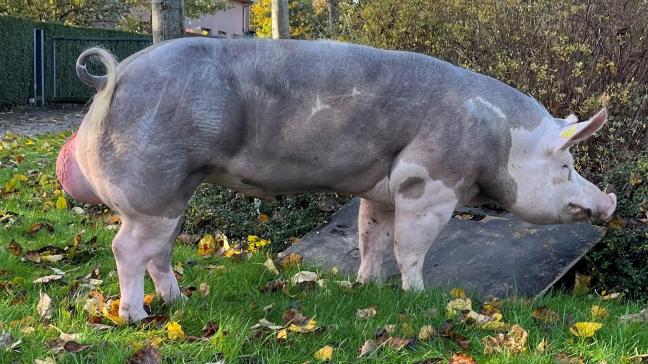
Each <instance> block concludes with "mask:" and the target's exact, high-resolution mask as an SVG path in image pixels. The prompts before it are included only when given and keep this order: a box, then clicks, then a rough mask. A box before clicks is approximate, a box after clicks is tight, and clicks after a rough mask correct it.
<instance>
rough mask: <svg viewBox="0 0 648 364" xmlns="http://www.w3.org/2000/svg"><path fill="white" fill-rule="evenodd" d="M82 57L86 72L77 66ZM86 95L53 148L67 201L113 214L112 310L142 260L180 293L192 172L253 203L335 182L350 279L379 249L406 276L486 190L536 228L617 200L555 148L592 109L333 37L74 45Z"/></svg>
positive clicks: (196, 179) (169, 294) (167, 293)
mask: <svg viewBox="0 0 648 364" xmlns="http://www.w3.org/2000/svg"><path fill="white" fill-rule="evenodd" d="M90 57H97V58H98V59H99V60H100V61H101V62H102V63H103V64H104V66H105V68H106V69H107V73H106V74H105V75H102V76H98V75H93V74H90V73H89V72H88V70H87V69H86V63H87V61H88V59H89V58H90ZM76 71H77V74H78V76H79V78H80V79H81V80H82V81H83V82H84V83H85V84H87V85H88V86H90V87H93V88H95V89H96V90H97V91H98V92H97V94H96V96H95V98H94V101H93V102H92V105H91V106H90V109H89V111H88V113H87V114H86V115H85V117H84V119H83V121H82V123H81V125H80V127H79V129H78V131H77V132H76V133H75V134H74V135H73V136H72V137H71V138H70V139H69V140H68V141H67V142H66V143H65V145H64V146H63V147H62V149H61V151H60V153H59V157H58V159H57V166H56V167H57V168H56V170H57V176H58V179H59V181H60V183H61V185H62V187H63V189H64V190H65V191H66V192H67V193H68V194H69V195H70V196H71V197H73V198H75V199H77V200H80V201H84V202H87V203H103V204H105V205H107V206H109V207H110V208H111V209H112V210H113V211H115V212H116V213H118V214H119V215H120V216H121V220H122V225H121V227H120V229H119V232H118V233H117V235H116V236H115V238H114V240H113V242H112V250H113V253H114V256H115V260H116V263H117V272H118V276H119V286H120V291H121V301H120V307H119V315H120V316H121V317H122V318H124V319H125V320H128V321H137V320H140V319H142V318H144V317H146V316H147V314H146V312H145V311H144V309H143V307H142V306H143V305H142V302H143V298H144V275H145V271H148V273H149V275H150V277H151V278H152V280H153V282H154V284H155V289H156V292H157V294H158V295H159V296H161V297H162V298H163V300H164V301H165V302H170V301H173V300H174V299H177V298H179V297H181V292H180V289H179V287H178V282H177V281H176V278H175V276H174V274H173V271H172V269H171V259H170V257H171V250H172V245H173V242H174V240H175V237H176V235H177V234H178V232H179V229H180V224H181V217H182V215H183V211H184V209H185V207H186V205H187V202H188V200H189V199H190V197H191V195H192V193H193V192H194V190H195V189H196V187H197V186H198V185H199V184H200V183H203V182H208V183H213V184H218V185H221V186H225V187H228V188H232V189H235V190H238V191H240V192H242V193H244V194H246V195H249V196H254V197H258V198H263V199H268V198H273V197H274V196H278V195H282V194H289V193H300V192H318V191H334V192H338V193H342V194H352V195H357V196H360V197H361V198H362V200H361V205H360V213H359V217H358V219H359V244H360V247H359V248H360V256H361V264H360V268H359V271H358V276H357V279H358V281H360V282H367V281H370V280H378V279H380V271H381V269H380V268H381V264H382V260H383V253H384V251H385V249H386V247H387V246H388V245H389V244H390V243H393V246H394V251H395V256H396V259H397V262H398V266H399V268H400V272H401V280H402V288H403V289H405V290H420V289H422V288H423V279H422V266H423V257H425V255H426V252H427V251H428V249H429V248H430V246H431V244H432V243H433V242H434V240H435V238H436V236H437V235H438V234H439V232H440V231H441V229H442V228H443V227H444V226H445V225H446V223H447V222H448V221H449V219H450V217H451V214H452V212H453V210H454V209H456V208H457V207H460V206H463V205H472V204H477V203H484V202H490V203H495V204H498V205H500V206H502V207H503V208H506V209H508V210H509V211H511V212H512V213H514V214H516V215H517V216H519V217H520V218H522V219H524V220H526V221H529V222H531V223H537V224H551V223H571V222H575V221H582V220H586V219H588V218H599V219H602V220H607V219H610V217H611V216H612V214H613V212H614V210H615V207H616V196H615V195H614V194H611V193H610V194H606V193H604V192H602V191H601V190H599V189H598V188H597V187H596V186H595V185H594V184H592V183H591V182H588V181H587V180H585V179H584V178H583V177H581V176H580V175H579V174H578V173H577V172H576V170H575V169H574V159H573V158H572V155H571V154H570V152H569V148H570V146H572V145H574V144H576V143H578V142H581V141H583V140H585V139H587V138H588V137H589V136H591V135H592V134H593V133H594V132H595V131H597V130H598V129H599V128H601V126H603V124H604V123H605V121H606V118H607V111H606V110H605V109H603V110H601V111H599V112H598V113H597V114H596V115H594V116H593V117H592V118H591V119H589V120H587V121H584V122H578V120H577V119H576V118H575V117H574V116H570V117H568V118H566V119H557V118H554V117H552V116H551V115H550V114H549V112H548V111H547V110H546V109H545V108H544V107H543V106H542V105H541V104H540V103H539V102H537V101H536V100H535V99H533V98H532V97H530V96H528V95H526V94H523V93H521V92H519V91H517V90H515V89H514V88H512V87H510V86H508V85H506V84H504V83H502V82H499V81H497V80H495V79H492V78H490V77H487V76H485V75H481V74H479V73H475V72H472V71H470V70H467V69H464V68H460V67H457V66H454V65H452V64H450V63H447V62H444V61H441V60H438V59H435V58H432V57H429V56H426V55H421V54H416V53H409V52H401V51H388V50H379V49H374V48H370V47H365V46H359V45H352V44H345V43H340V42H333V41H298V40H277V41H272V40H243V39H219V40H217V39H207V38H185V39H178V40H172V41H168V42H163V43H160V44H156V45H153V46H151V47H149V48H147V49H145V50H143V51H141V52H139V53H136V54H134V55H132V56H130V57H128V58H127V59H125V60H124V61H123V62H121V63H119V64H118V63H117V62H116V61H115V59H114V57H113V56H112V55H111V54H110V53H109V52H107V51H106V50H104V49H100V48H92V49H89V50H86V51H85V52H83V53H82V54H81V55H80V57H79V59H78V61H77V64H76Z"/></svg>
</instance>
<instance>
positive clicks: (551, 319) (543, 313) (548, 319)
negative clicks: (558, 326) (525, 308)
mask: <svg viewBox="0 0 648 364" xmlns="http://www.w3.org/2000/svg"><path fill="white" fill-rule="evenodd" d="M531 317H533V318H534V319H535V320H537V321H540V322H543V323H546V324H555V323H557V322H558V321H559V320H560V316H558V314H557V313H555V312H554V311H553V310H551V308H549V307H547V306H540V307H538V308H536V309H534V310H533V312H531Z"/></svg>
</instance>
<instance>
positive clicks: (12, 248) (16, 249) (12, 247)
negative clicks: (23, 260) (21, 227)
mask: <svg viewBox="0 0 648 364" xmlns="http://www.w3.org/2000/svg"><path fill="white" fill-rule="evenodd" d="M7 250H8V251H9V253H10V254H11V255H15V256H17V257H19V256H20V254H22V252H23V248H22V246H21V245H20V244H18V242H17V241H15V240H13V239H11V242H10V243H9V246H7Z"/></svg>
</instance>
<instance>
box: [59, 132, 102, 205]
mask: <svg viewBox="0 0 648 364" xmlns="http://www.w3.org/2000/svg"><path fill="white" fill-rule="evenodd" d="M75 142H76V133H74V134H72V137H70V139H69V140H68V141H67V142H65V144H64V145H63V148H61V151H60V152H59V155H58V158H56V178H58V180H59V182H60V183H61V186H63V189H64V190H65V192H67V194H68V195H70V196H72V198H74V199H75V200H79V201H82V202H85V203H89V204H93V205H96V204H100V203H101V200H100V199H99V197H97V195H96V194H95V193H94V191H93V190H92V187H90V184H89V183H88V180H87V179H86V178H85V176H84V175H83V173H82V172H81V169H80V168H79V165H78V164H77V161H76V158H74V148H75Z"/></svg>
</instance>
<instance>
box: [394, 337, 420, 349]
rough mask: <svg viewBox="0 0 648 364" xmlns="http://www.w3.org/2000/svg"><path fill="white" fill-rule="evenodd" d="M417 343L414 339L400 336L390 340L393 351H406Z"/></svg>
mask: <svg viewBox="0 0 648 364" xmlns="http://www.w3.org/2000/svg"><path fill="white" fill-rule="evenodd" d="M415 342H416V340H413V339H408V338H402V337H400V336H394V337H392V338H390V340H389V342H388V344H389V346H390V347H391V348H393V349H396V350H402V349H404V348H406V347H409V346H411V345H414V343H415Z"/></svg>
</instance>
